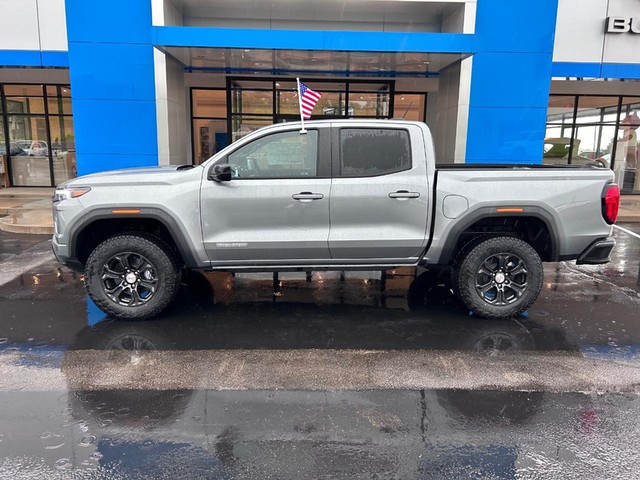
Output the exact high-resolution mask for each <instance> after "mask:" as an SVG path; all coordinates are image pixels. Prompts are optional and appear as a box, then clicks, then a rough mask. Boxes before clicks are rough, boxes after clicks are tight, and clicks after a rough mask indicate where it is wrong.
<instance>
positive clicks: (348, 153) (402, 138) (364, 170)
mask: <svg viewBox="0 0 640 480" xmlns="http://www.w3.org/2000/svg"><path fill="white" fill-rule="evenodd" d="M340 158H341V162H342V176H343V177H372V176H376V175H385V174H388V173H394V172H401V171H402V170H408V169H410V168H411V144H410V142H409V132H408V131H406V130H398V129H385V128H343V129H341V130H340Z"/></svg>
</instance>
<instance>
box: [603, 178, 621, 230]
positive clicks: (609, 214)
mask: <svg viewBox="0 0 640 480" xmlns="http://www.w3.org/2000/svg"><path fill="white" fill-rule="evenodd" d="M619 208H620V187H618V185H616V184H615V183H612V184H610V185H607V186H606V187H605V190H604V196H603V197H602V216H603V217H604V219H605V220H606V221H607V223H608V224H613V223H616V220H617V219H618V209H619Z"/></svg>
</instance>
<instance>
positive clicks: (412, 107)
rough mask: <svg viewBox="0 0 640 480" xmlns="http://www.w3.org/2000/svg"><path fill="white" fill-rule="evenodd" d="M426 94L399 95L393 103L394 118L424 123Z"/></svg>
mask: <svg viewBox="0 0 640 480" xmlns="http://www.w3.org/2000/svg"><path fill="white" fill-rule="evenodd" d="M426 99H427V96H426V95H425V94H412V93H397V94H396V95H395V98H394V102H393V118H404V119H405V120H417V121H420V122H424V112H425V109H424V107H425V102H426Z"/></svg>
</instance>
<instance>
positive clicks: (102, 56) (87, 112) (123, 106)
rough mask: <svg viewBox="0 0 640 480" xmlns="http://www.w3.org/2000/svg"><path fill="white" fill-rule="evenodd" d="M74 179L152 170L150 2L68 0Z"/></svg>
mask: <svg viewBox="0 0 640 480" xmlns="http://www.w3.org/2000/svg"><path fill="white" fill-rule="evenodd" d="M66 15H67V36H68V40H69V68H70V76H71V88H72V102H73V117H74V127H75V137H76V154H77V165H78V174H79V175H84V174H87V173H92V172H97V171H102V170H110V169H114V168H120V167H135V166H147V165H157V164H158V146H157V127H156V105H155V82H154V66H153V46H152V44H151V2H150V1H149V0H109V1H99V0H67V1H66Z"/></svg>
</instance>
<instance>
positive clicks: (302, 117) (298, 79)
mask: <svg viewBox="0 0 640 480" xmlns="http://www.w3.org/2000/svg"><path fill="white" fill-rule="evenodd" d="M296 83H297V84H298V107H299V108H300V122H302V128H301V129H300V133H307V131H306V130H305V129H304V116H303V115H302V93H300V77H296Z"/></svg>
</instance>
